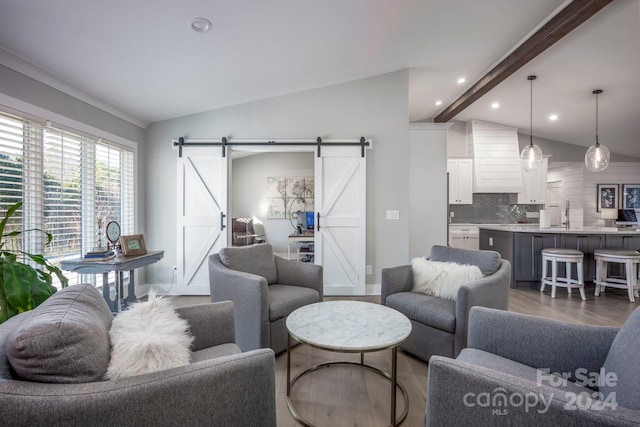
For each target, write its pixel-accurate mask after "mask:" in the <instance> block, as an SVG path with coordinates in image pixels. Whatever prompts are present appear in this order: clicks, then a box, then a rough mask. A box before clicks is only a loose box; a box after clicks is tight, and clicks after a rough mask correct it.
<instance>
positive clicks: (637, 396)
mask: <svg viewBox="0 0 640 427" xmlns="http://www.w3.org/2000/svg"><path fill="white" fill-rule="evenodd" d="M639 353H640V308H636V309H635V310H634V311H633V313H631V316H629V318H628V319H627V321H626V322H625V323H624V325H622V328H620V331H619V332H618V333H617V335H616V337H615V338H614V339H613V343H612V344H611V348H610V349H609V354H608V355H607V359H606V360H605V361H604V365H603V368H604V373H605V377H604V378H600V380H601V381H602V384H600V385H599V386H598V390H599V391H600V392H601V393H602V395H603V398H605V399H607V397H608V398H609V400H608V402H616V403H617V404H618V405H620V406H622V407H625V408H630V409H635V410H638V409H640V369H638V354H639ZM611 374H615V379H614V378H612V377H611ZM610 393H615V394H613V395H610Z"/></svg>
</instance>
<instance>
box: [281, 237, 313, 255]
mask: <svg viewBox="0 0 640 427" xmlns="http://www.w3.org/2000/svg"><path fill="white" fill-rule="evenodd" d="M314 242H315V240H314V233H313V232H311V233H302V234H298V233H294V234H289V242H288V244H287V258H288V259H291V244H292V243H295V244H296V245H297V246H296V260H300V254H301V252H300V244H301V243H307V244H313V243H314ZM304 254H305V255H306V254H308V255H313V251H311V252H304Z"/></svg>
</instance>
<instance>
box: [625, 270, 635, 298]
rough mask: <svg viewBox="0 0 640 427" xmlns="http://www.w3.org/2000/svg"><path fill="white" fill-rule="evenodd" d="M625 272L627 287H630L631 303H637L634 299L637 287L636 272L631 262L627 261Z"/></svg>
mask: <svg viewBox="0 0 640 427" xmlns="http://www.w3.org/2000/svg"><path fill="white" fill-rule="evenodd" d="M624 264H625V272H626V274H627V286H628V287H629V301H631V302H636V299H635V298H634V295H633V294H634V288H635V287H636V271H635V268H633V263H632V262H631V260H627V261H626V262H625V263H624Z"/></svg>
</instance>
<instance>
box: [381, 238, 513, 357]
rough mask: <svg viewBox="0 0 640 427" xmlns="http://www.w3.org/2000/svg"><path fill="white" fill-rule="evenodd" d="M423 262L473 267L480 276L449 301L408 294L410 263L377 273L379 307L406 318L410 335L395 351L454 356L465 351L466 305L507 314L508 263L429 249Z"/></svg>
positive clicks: (490, 254) (490, 255)
mask: <svg viewBox="0 0 640 427" xmlns="http://www.w3.org/2000/svg"><path fill="white" fill-rule="evenodd" d="M428 259H429V260H431V261H445V262H455V263H458V264H470V265H476V266H478V267H479V268H480V271H481V272H482V276H483V277H482V278H480V279H478V280H474V281H471V282H469V283H467V284H463V285H462V286H460V288H459V289H458V291H457V297H456V298H455V301H452V300H449V299H444V298H439V297H436V296H433V295H426V294H424V293H420V292H414V291H412V289H413V287H414V286H413V285H414V277H413V271H412V267H411V265H403V266H399V267H393V268H384V269H382V282H381V302H382V304H384V305H386V306H388V307H391V308H394V309H396V310H398V311H399V312H401V313H403V314H404V315H405V316H407V317H408V318H409V319H410V320H411V325H412V331H411V335H409V338H407V340H406V341H405V342H404V343H403V344H402V345H401V346H400V347H401V348H402V349H404V350H405V351H407V352H409V353H411V354H413V355H415V356H417V357H419V358H420V359H422V360H425V361H429V358H430V357H431V356H433V355H442V356H448V357H455V356H456V355H458V353H460V351H461V350H462V349H463V348H464V347H466V345H467V322H468V317H469V309H470V308H471V307H473V306H476V305H479V306H484V307H492V308H497V309H501V310H507V309H508V303H509V284H510V281H511V264H510V263H509V261H507V260H504V259H502V258H501V256H500V254H499V253H498V252H494V251H484V250H482V251H477V250H468V249H457V248H450V247H446V246H433V247H432V248H431V255H430V256H429V258H428Z"/></svg>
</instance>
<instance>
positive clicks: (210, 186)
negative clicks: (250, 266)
mask: <svg viewBox="0 0 640 427" xmlns="http://www.w3.org/2000/svg"><path fill="white" fill-rule="evenodd" d="M228 159H229V158H228V157H222V149H221V148H220V147H195V146H190V147H183V148H182V157H178V248H177V249H178V251H177V252H178V265H177V267H178V271H177V281H176V283H177V291H178V294H179V295H209V293H210V291H209V270H208V265H207V258H208V256H209V255H210V254H213V253H217V252H218V251H219V250H220V249H221V248H223V247H225V246H226V245H227V232H226V224H227V218H226V217H225V215H226V214H227V212H228V210H227V170H228ZM223 225H224V227H225V229H224V230H223Z"/></svg>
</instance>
